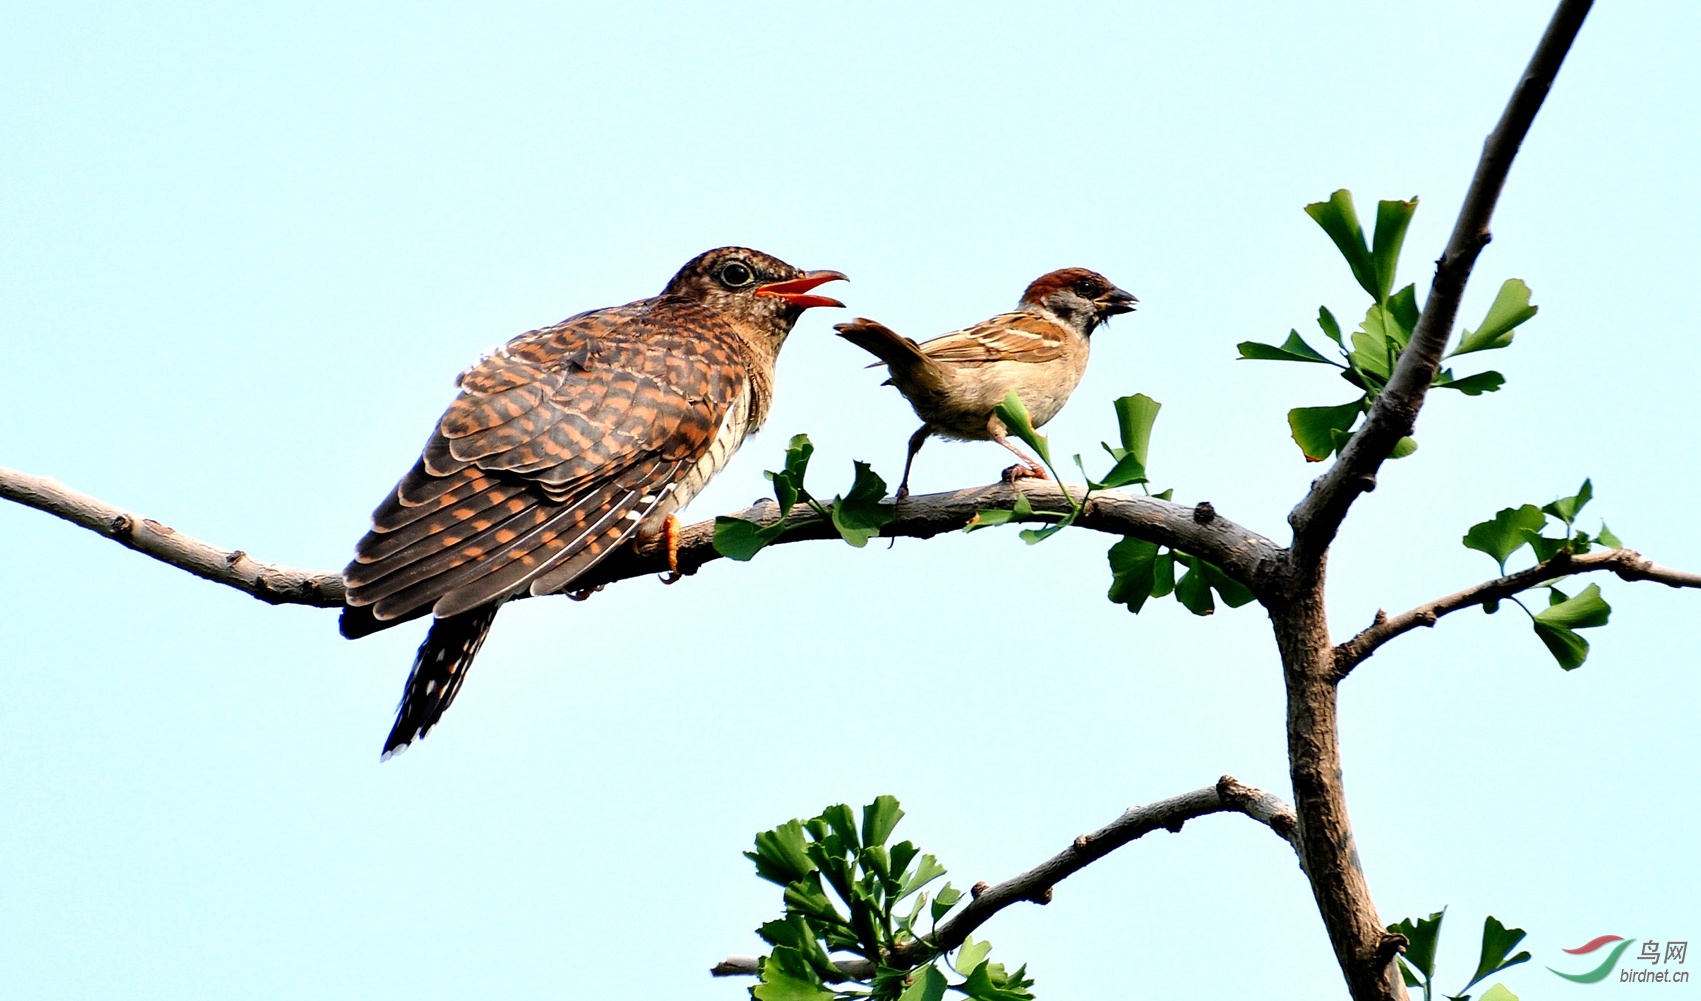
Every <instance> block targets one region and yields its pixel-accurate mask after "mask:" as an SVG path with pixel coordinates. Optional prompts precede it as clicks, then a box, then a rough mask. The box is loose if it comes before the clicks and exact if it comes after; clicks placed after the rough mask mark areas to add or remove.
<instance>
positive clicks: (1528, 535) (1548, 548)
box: [1524, 531, 1571, 563]
mask: <svg viewBox="0 0 1701 1001" xmlns="http://www.w3.org/2000/svg"><path fill="white" fill-rule="evenodd" d="M1524 540H1525V541H1526V542H1528V543H1529V544H1530V548H1531V549H1532V550H1534V551H1535V554H1536V560H1537V561H1538V562H1541V563H1546V562H1547V561H1548V560H1551V559H1553V558H1554V557H1555V556H1558V555H1559V551H1560V550H1561V549H1569V548H1571V543H1570V540H1569V539H1550V538H1548V537H1547V536H1545V535H1542V534H1541V533H1540V532H1531V531H1526V532H1525V533H1524Z"/></svg>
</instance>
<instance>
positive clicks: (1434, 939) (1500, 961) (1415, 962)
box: [1388, 908, 1530, 1001]
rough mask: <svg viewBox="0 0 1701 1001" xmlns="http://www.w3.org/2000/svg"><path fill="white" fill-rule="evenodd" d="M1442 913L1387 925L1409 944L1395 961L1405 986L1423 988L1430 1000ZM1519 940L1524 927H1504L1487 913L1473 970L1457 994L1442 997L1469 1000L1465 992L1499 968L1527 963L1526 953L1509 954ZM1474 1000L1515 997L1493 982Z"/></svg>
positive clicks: (1512, 999)
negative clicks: (1402, 936)
mask: <svg viewBox="0 0 1701 1001" xmlns="http://www.w3.org/2000/svg"><path fill="white" fill-rule="evenodd" d="M1446 913H1447V911H1446V909H1445V908H1443V909H1442V910H1439V911H1436V912H1435V913H1434V914H1431V915H1430V916H1429V917H1427V918H1420V919H1419V920H1417V921H1413V920H1412V919H1411V918H1407V919H1405V920H1404V921H1401V922H1400V923H1399V924H1393V925H1389V926H1388V930H1389V931H1390V932H1393V933H1395V934H1397V935H1404V936H1405V937H1406V940H1407V942H1408V943H1409V944H1408V945H1407V946H1406V952H1405V955H1403V956H1401V957H1400V960H1399V962H1400V976H1401V978H1402V979H1404V980H1405V982H1406V986H1407V987H1422V988H1423V1001H1434V990H1435V985H1434V978H1435V947H1436V945H1437V943H1439V942H1440V940H1441V919H1442V918H1443V917H1445V916H1446ZM1523 940H1524V929H1522V928H1508V927H1506V926H1505V925H1503V924H1501V923H1500V922H1499V920H1497V919H1496V918H1495V917H1494V915H1492V914H1490V915H1489V916H1488V917H1487V919H1485V920H1484V921H1483V923H1482V950H1481V951H1480V953H1479V954H1478V957H1477V970H1476V973H1475V974H1473V975H1472V976H1471V980H1470V983H1467V984H1466V985H1465V986H1463V987H1461V988H1459V991H1458V993H1456V994H1447V995H1443V996H1444V997H1447V998H1450V999H1451V1001H1471V996H1470V995H1469V994H1466V993H1465V992H1466V991H1468V990H1470V989H1471V988H1472V987H1475V986H1476V985H1477V984H1478V983H1480V982H1482V981H1483V980H1484V979H1486V978H1488V977H1490V976H1492V975H1494V974H1496V973H1499V972H1500V971H1501V970H1504V969H1507V968H1509V967H1513V966H1517V965H1518V964H1519V963H1527V962H1529V961H1530V954H1529V953H1528V952H1520V953H1518V954H1517V955H1516V956H1513V955H1511V952H1512V950H1513V949H1515V948H1517V947H1518V943H1519V942H1522V941H1523ZM1478 1001H1518V996H1517V995H1515V994H1513V993H1512V992H1511V991H1509V990H1507V989H1506V985H1504V984H1495V985H1494V986H1492V987H1490V988H1489V989H1488V990H1486V991H1484V992H1483V995H1482V997H1481V998H1479V999H1478Z"/></svg>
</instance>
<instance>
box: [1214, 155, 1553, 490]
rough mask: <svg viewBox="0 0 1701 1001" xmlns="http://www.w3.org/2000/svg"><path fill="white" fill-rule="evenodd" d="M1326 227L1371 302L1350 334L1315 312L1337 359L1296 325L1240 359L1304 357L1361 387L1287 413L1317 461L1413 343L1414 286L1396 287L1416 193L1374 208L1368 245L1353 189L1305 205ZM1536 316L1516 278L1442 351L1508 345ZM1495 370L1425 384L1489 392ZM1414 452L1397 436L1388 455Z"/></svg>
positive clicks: (1251, 345)
mask: <svg viewBox="0 0 1701 1001" xmlns="http://www.w3.org/2000/svg"><path fill="white" fill-rule="evenodd" d="M1305 211H1306V214H1307V215H1309V216H1311V218H1312V219H1314V220H1315V221H1316V222H1317V224H1318V225H1319V226H1321V227H1322V228H1323V231H1324V232H1325V233H1327V234H1328V235H1329V238H1330V239H1331V240H1333V241H1334V243H1335V246H1336V248H1337V249H1339V250H1340V252H1341V256H1342V257H1344V258H1346V261H1347V266H1348V267H1349V268H1350V269H1351V270H1352V273H1353V277H1354V278H1355V279H1357V280H1358V283H1359V286H1360V287H1361V288H1363V289H1364V290H1365V291H1366V292H1367V293H1369V294H1370V297H1371V299H1373V300H1374V302H1373V303H1372V304H1371V306H1370V308H1369V309H1368V310H1366V311H1365V314H1364V319H1363V320H1362V321H1361V322H1360V323H1359V327H1358V329H1357V330H1355V331H1353V332H1352V333H1351V334H1350V335H1346V334H1343V333H1342V331H1341V325H1340V323H1339V322H1338V321H1337V320H1336V319H1335V315H1334V314H1333V313H1331V312H1329V309H1328V307H1319V308H1318V310H1317V325H1318V327H1319V328H1321V329H1322V331H1323V336H1325V337H1327V338H1328V339H1329V340H1331V341H1334V342H1335V348H1336V352H1337V353H1338V354H1339V355H1340V358H1341V361H1336V360H1334V359H1332V358H1329V357H1327V356H1325V355H1324V354H1323V353H1322V352H1320V351H1318V350H1317V349H1316V348H1313V347H1312V346H1311V345H1310V344H1308V343H1306V340H1305V338H1303V337H1301V336H1300V335H1299V331H1298V330H1290V331H1288V338H1287V340H1286V341H1284V342H1282V344H1281V345H1279V346H1278V345H1274V344H1263V343H1260V342H1258V341H1244V342H1242V343H1241V344H1240V345H1239V348H1240V357H1241V358H1243V359H1246V358H1250V359H1254V360H1260V361H1292V362H1309V363H1312V364H1318V365H1331V366H1334V367H1335V368H1338V369H1340V370H1341V378H1343V379H1345V380H1346V381H1347V382H1349V383H1351V384H1352V385H1353V386H1355V387H1356V388H1357V389H1359V391H1360V395H1359V398H1358V399H1356V400H1353V401H1352V402H1350V403H1343V404H1340V405H1338V406H1332V407H1296V408H1294V409H1293V410H1290V411H1288V427H1289V429H1290V431H1291V432H1292V433H1293V440H1294V443H1295V444H1297V445H1298V446H1299V448H1300V451H1302V452H1304V453H1305V458H1306V459H1307V460H1308V461H1310V462H1321V461H1322V460H1324V459H1327V458H1328V457H1329V456H1330V455H1331V454H1334V453H1338V452H1339V451H1340V450H1341V449H1342V448H1343V447H1345V446H1346V443H1347V442H1348V441H1349V440H1351V438H1352V436H1353V430H1354V425H1355V424H1357V423H1358V419H1359V417H1360V415H1362V414H1365V413H1368V412H1369V411H1370V408H1371V406H1372V405H1373V404H1374V403H1375V402H1376V398H1377V397H1378V396H1379V395H1381V393H1382V390H1383V388H1384V387H1386V386H1387V384H1388V379H1389V377H1390V376H1391V375H1392V374H1393V372H1394V366H1395V364H1396V363H1397V362H1398V361H1399V359H1400V354H1401V352H1403V351H1404V350H1405V349H1406V345H1407V344H1409V343H1411V339H1412V331H1413V330H1415V329H1417V323H1418V316H1419V310H1418V305H1417V291H1416V288H1415V286H1412V285H1407V286H1406V287H1404V288H1402V289H1400V290H1399V291H1398V292H1394V291H1393V288H1394V271H1395V269H1396V267H1397V266H1398V264H1399V259H1400V247H1401V245H1403V244H1404V243H1405V239H1406V229H1407V227H1408V226H1410V224H1411V220H1412V214H1413V213H1414V212H1416V211H1417V199H1416V198H1412V199H1411V200H1409V201H1383V202H1379V203H1378V204H1377V207H1376V230H1375V235H1374V236H1373V237H1372V239H1371V242H1370V243H1369V244H1368V245H1367V244H1366V243H1365V239H1364V229H1363V228H1362V227H1361V226H1360V225H1359V221H1358V213H1357V211H1356V210H1355V209H1354V208H1353V197H1352V193H1351V192H1349V191H1347V190H1345V189H1342V190H1340V191H1337V192H1335V193H1334V194H1333V195H1332V196H1330V198H1329V200H1328V201H1324V202H1313V203H1312V204H1310V205H1307V206H1306V207H1305ZM1535 315H1536V307H1534V306H1532V305H1530V289H1529V286H1527V285H1525V284H1524V283H1523V282H1522V281H1520V280H1518V279H1516V278H1513V279H1509V280H1508V281H1506V282H1505V283H1503V284H1502V285H1501V286H1500V292H1499V294H1498V295H1496V296H1495V299H1494V305H1492V306H1490V307H1489V310H1488V315H1487V316H1486V317H1484V318H1483V321H1482V323H1481V324H1479V325H1478V326H1477V328H1476V329H1475V330H1466V331H1465V332H1464V335H1463V336H1462V337H1461V338H1460V339H1459V344H1458V346H1457V347H1455V348H1454V349H1453V350H1452V351H1451V352H1449V353H1448V355H1447V357H1449V358H1455V357H1458V356H1459V355H1466V354H1471V353H1473V352H1477V351H1492V350H1497V349H1499V348H1504V347H1507V346H1508V345H1510V344H1511V343H1512V333H1513V331H1514V330H1515V329H1516V328H1517V327H1518V326H1519V325H1520V324H1522V323H1523V322H1524V321H1526V320H1528V319H1529V318H1530V317H1532V316H1535ZM1505 382H1506V379H1505V377H1504V376H1502V375H1501V374H1500V373H1499V372H1492V371H1490V372H1478V373H1476V374H1474V375H1468V376H1464V377H1463V378H1458V377H1455V376H1454V375H1453V370H1452V369H1450V368H1443V369H1441V370H1440V371H1438V372H1437V373H1436V374H1435V378H1434V379H1433V380H1431V382H1430V385H1431V386H1434V387H1439V388H1442V389H1456V390H1458V391H1459V392H1461V393H1464V394H1465V395H1466V396H1480V395H1482V394H1483V393H1492V392H1494V391H1496V390H1498V389H1499V388H1500V387H1501V386H1502V385H1504V384H1505ZM1415 451H1417V442H1416V441H1415V440H1413V439H1412V438H1409V437H1407V438H1402V439H1400V441H1399V443H1398V444H1396V445H1395V446H1394V450H1393V451H1392V452H1390V453H1389V456H1390V457H1391V458H1395V459H1398V458H1403V457H1405V456H1407V455H1410V454H1412V453H1413V452H1415Z"/></svg>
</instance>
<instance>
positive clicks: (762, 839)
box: [744, 820, 815, 886]
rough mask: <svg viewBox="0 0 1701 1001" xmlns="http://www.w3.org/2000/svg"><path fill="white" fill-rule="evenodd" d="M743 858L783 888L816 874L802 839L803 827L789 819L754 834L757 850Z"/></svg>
mask: <svg viewBox="0 0 1701 1001" xmlns="http://www.w3.org/2000/svg"><path fill="white" fill-rule="evenodd" d="M744 857H745V858H747V859H749V860H750V861H752V862H754V863H756V874H757V875H758V876H761V877H762V878H763V879H765V880H767V881H768V882H770V883H778V884H779V885H781V886H785V885H787V884H789V883H795V882H797V881H798V880H800V879H802V878H803V877H805V876H807V875H809V874H810V873H812V872H814V871H815V863H814V862H813V861H811V860H810V858H809V850H808V845H807V844H805V842H804V840H803V824H802V822H800V821H796V820H791V821H787V822H786V823H784V824H781V825H780V826H779V827H776V828H774V829H773V830H771V831H763V832H762V833H760V834H758V835H756V850H755V851H754V852H745V853H744Z"/></svg>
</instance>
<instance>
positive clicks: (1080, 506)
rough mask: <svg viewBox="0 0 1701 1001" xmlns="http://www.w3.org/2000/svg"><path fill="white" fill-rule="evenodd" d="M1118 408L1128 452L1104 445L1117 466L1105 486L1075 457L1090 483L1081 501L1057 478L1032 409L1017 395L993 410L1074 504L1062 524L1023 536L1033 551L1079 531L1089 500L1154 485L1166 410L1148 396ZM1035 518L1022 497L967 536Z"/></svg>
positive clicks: (1121, 401) (1120, 401)
mask: <svg viewBox="0 0 1701 1001" xmlns="http://www.w3.org/2000/svg"><path fill="white" fill-rule="evenodd" d="M1115 407H1116V423H1117V427H1118V429H1119V430H1120V431H1121V435H1122V446H1121V447H1120V448H1119V447H1115V446H1112V445H1111V444H1110V443H1108V442H1100V444H1101V445H1103V446H1104V450H1105V451H1106V452H1108V453H1110V457H1111V461H1112V462H1113V463H1114V465H1112V466H1111V468H1110V472H1108V473H1106V474H1105V476H1104V479H1103V480H1095V479H1093V478H1092V477H1091V476H1088V475H1087V467H1086V464H1085V463H1083V462H1082V461H1081V456H1080V455H1078V454H1077V455H1076V456H1075V466H1076V468H1077V469H1079V470H1081V475H1082V476H1085V477H1086V479H1087V492H1086V493H1085V494H1082V495H1081V498H1080V499H1079V500H1076V499H1075V496H1074V495H1073V494H1071V493H1070V492H1069V488H1068V487H1066V486H1064V485H1063V478H1062V477H1061V476H1058V475H1057V467H1056V466H1055V465H1053V464H1052V461H1051V440H1050V439H1049V438H1047V437H1046V436H1045V435H1043V434H1040V433H1039V432H1038V431H1036V430H1035V429H1034V422H1033V418H1032V417H1030V416H1029V414H1028V408H1027V406H1026V405H1024V404H1023V403H1022V401H1021V398H1019V397H1018V396H1017V395H1016V394H1015V393H1011V394H1010V395H1008V396H1006V397H1004V402H1003V403H1000V404H999V405H998V406H996V407H994V408H993V410H994V412H995V413H997V414H998V419H999V420H1000V421H1003V422H1004V427H1005V429H1006V430H1008V431H1009V432H1010V433H1011V434H1013V435H1015V436H1016V437H1017V438H1019V439H1021V440H1022V442H1023V443H1024V444H1026V445H1027V446H1028V447H1029V448H1031V449H1033V450H1034V453H1035V454H1036V455H1038V456H1039V457H1040V461H1041V462H1043V463H1045V468H1046V469H1048V470H1050V471H1051V478H1052V481H1053V482H1055V483H1056V484H1057V486H1058V489H1060V490H1062V491H1063V496H1064V498H1065V499H1066V500H1068V501H1069V512H1068V513H1067V514H1064V515H1063V516H1062V517H1060V518H1059V519H1058V520H1057V521H1054V522H1052V523H1051V524H1049V525H1047V526H1045V527H1044V528H1040V529H1023V530H1022V533H1021V534H1022V541H1023V542H1026V543H1027V544H1028V545H1030V546H1031V545H1033V544H1035V543H1037V542H1044V541H1045V540H1046V539H1049V538H1051V537H1052V536H1053V535H1056V534H1057V533H1058V532H1061V531H1063V530H1064V529H1065V528H1068V527H1069V526H1070V525H1073V524H1074V523H1075V519H1077V518H1079V517H1080V516H1081V512H1082V511H1085V510H1086V508H1087V498H1088V497H1091V496H1092V494H1093V491H1094V490H1115V489H1116V488H1118V487H1127V486H1133V485H1135V484H1139V485H1140V488H1141V489H1145V487H1146V484H1147V483H1148V482H1149V481H1148V480H1147V479H1146V453H1147V451H1148V450H1149V449H1150V448H1151V444H1152V425H1153V424H1154V423H1155V422H1156V421H1157V419H1158V411H1159V410H1162V409H1163V404H1161V403H1159V402H1158V401H1157V400H1154V399H1152V398H1151V397H1150V396H1147V395H1145V394H1144V393H1136V394H1134V395H1133V396H1122V397H1118V398H1117V399H1116V401H1115ZM1169 494H1170V491H1167V490H1166V491H1164V492H1163V493H1161V494H1159V495H1158V496H1159V497H1163V498H1165V499H1166V500H1167V499H1168V498H1169ZM1034 517H1035V514H1034V509H1033V507H1032V505H1030V504H1029V503H1028V499H1027V498H1026V497H1024V496H1022V495H1021V494H1020V493H1018V494H1017V496H1016V503H1015V504H1014V505H1013V506H1012V507H1011V508H1010V509H1009V510H1005V509H1002V508H1000V509H994V510H990V511H981V512H979V513H977V514H976V515H975V516H974V518H972V519H970V521H969V524H968V526H967V528H966V529H965V531H969V532H973V531H977V530H979V529H982V528H993V527H995V526H998V525H1007V524H1009V523H1010V522H1012V521H1028V520H1032V519H1033V518H1034Z"/></svg>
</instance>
